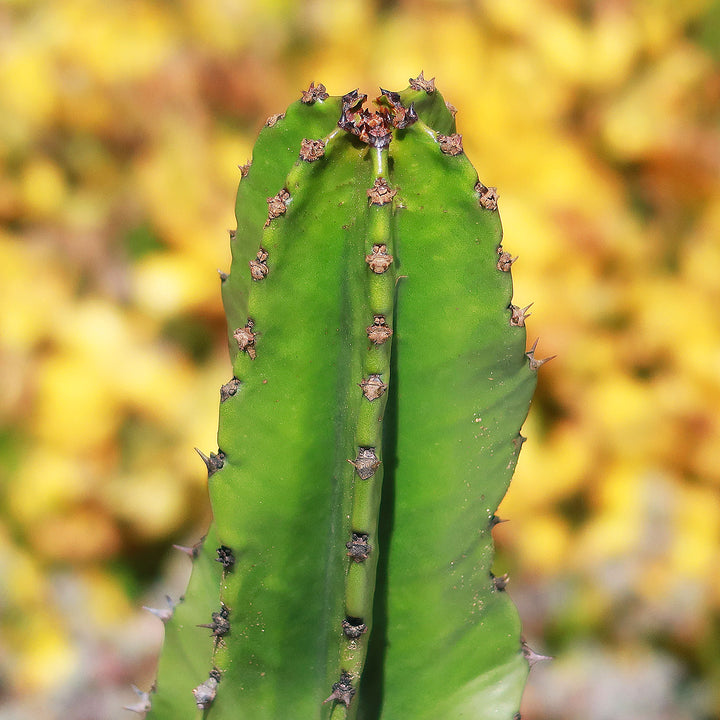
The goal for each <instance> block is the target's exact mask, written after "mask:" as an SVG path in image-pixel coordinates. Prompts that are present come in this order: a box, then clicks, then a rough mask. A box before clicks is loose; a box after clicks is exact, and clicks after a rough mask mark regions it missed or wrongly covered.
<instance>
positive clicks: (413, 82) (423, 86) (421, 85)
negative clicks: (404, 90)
mask: <svg viewBox="0 0 720 720" xmlns="http://www.w3.org/2000/svg"><path fill="white" fill-rule="evenodd" d="M409 83H410V87H411V88H412V89H413V90H424V91H425V92H426V93H427V94H428V95H429V94H430V93H434V92H435V78H430V80H426V79H425V76H424V75H423V70H421V71H420V74H419V75H418V76H417V77H416V78H410V80H409Z"/></svg>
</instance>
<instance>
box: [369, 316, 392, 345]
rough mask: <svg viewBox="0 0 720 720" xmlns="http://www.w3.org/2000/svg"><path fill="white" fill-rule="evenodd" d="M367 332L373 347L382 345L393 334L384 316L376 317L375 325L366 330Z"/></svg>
mask: <svg viewBox="0 0 720 720" xmlns="http://www.w3.org/2000/svg"><path fill="white" fill-rule="evenodd" d="M365 331H366V332H367V336H368V338H369V339H370V342H371V343H372V344H373V345H382V344H383V343H384V342H385V341H386V340H387V339H388V338H389V337H390V336H391V335H392V334H393V331H392V329H391V328H390V326H389V325H388V324H387V323H386V322H385V316H384V315H375V316H374V319H373V324H372V325H370V326H369V327H367V328H365Z"/></svg>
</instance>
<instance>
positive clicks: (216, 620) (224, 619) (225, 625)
mask: <svg viewBox="0 0 720 720" xmlns="http://www.w3.org/2000/svg"><path fill="white" fill-rule="evenodd" d="M229 617H230V610H229V608H228V607H227V606H226V605H225V603H220V611H219V612H214V613H213V614H212V622H211V623H206V624H203V625H197V626H196V627H200V628H208V629H209V630H212V635H213V637H216V638H221V637H223V635H227V633H229V632H230V620H228V618H229Z"/></svg>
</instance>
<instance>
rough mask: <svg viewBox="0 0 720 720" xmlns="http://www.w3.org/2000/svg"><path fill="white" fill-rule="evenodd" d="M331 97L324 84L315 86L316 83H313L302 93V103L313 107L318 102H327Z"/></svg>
mask: <svg viewBox="0 0 720 720" xmlns="http://www.w3.org/2000/svg"><path fill="white" fill-rule="evenodd" d="M329 97H330V96H329V95H328V94H327V92H326V91H325V86H324V85H323V84H322V83H319V84H318V85H317V86H315V83H314V82H311V83H310V87H309V88H308V89H307V90H303V91H302V94H301V96H300V102H302V103H305V105H312V104H313V103H314V102H315V101H316V100H321V101H322V100H327V99H328V98H329Z"/></svg>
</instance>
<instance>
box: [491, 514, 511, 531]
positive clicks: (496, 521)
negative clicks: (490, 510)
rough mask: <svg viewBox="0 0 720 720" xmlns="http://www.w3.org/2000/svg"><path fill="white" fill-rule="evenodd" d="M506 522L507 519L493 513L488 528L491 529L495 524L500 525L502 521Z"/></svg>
mask: <svg viewBox="0 0 720 720" xmlns="http://www.w3.org/2000/svg"><path fill="white" fill-rule="evenodd" d="M506 522H509V521H508V520H506V519H505V518H500V517H498V516H497V515H493V516H492V517H491V518H490V528H491V529H492V528H494V527H495V526H496V525H501V524H502V523H506Z"/></svg>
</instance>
